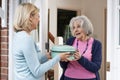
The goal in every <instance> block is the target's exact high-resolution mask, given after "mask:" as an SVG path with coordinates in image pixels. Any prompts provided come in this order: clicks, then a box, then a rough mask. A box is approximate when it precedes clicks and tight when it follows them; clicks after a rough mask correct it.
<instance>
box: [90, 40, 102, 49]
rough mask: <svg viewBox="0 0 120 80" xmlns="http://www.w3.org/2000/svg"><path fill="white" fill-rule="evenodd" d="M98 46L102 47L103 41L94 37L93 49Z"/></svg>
mask: <svg viewBox="0 0 120 80" xmlns="http://www.w3.org/2000/svg"><path fill="white" fill-rule="evenodd" d="M97 48H100V49H101V48H102V43H101V42H100V41H99V40H97V39H94V41H93V46H92V49H97Z"/></svg>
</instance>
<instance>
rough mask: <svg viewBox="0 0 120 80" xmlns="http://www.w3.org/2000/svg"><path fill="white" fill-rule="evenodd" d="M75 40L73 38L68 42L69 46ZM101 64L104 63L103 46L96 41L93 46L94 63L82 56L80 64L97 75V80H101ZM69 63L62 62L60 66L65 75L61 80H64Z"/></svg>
mask: <svg viewBox="0 0 120 80" xmlns="http://www.w3.org/2000/svg"><path fill="white" fill-rule="evenodd" d="M74 40H75V37H71V38H70V39H68V40H67V43H66V44H67V45H72V44H73V42H74ZM101 62H102V45H101V42H100V41H98V40H96V39H94V42H93V46H92V61H88V59H86V58H85V57H84V56H82V57H81V58H80V59H79V60H78V63H79V64H81V65H82V66H83V67H84V68H86V69H87V70H88V71H91V72H93V73H95V74H96V80H100V77H99V72H98V71H99V69H100V68H101ZM68 63H69V62H60V66H61V67H62V69H63V74H62V76H61V78H60V80H64V72H65V70H66V68H67V64H68Z"/></svg>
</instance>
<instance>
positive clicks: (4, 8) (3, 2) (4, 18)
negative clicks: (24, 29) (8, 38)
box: [2, 0, 7, 28]
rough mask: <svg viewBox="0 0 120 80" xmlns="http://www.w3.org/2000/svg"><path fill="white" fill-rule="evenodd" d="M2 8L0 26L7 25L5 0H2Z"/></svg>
mask: <svg viewBox="0 0 120 80" xmlns="http://www.w3.org/2000/svg"><path fill="white" fill-rule="evenodd" d="M2 10H3V11H4V12H3V13H4V14H3V19H2V28H4V27H7V0H2Z"/></svg>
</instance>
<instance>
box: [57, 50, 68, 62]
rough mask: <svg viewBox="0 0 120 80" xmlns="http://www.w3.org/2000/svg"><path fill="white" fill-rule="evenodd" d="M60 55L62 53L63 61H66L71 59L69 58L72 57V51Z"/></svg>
mask: <svg viewBox="0 0 120 80" xmlns="http://www.w3.org/2000/svg"><path fill="white" fill-rule="evenodd" d="M59 55H60V58H61V61H65V62H68V61H69V59H68V58H69V57H70V53H69V52H66V53H61V54H59Z"/></svg>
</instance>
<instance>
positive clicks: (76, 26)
mask: <svg viewBox="0 0 120 80" xmlns="http://www.w3.org/2000/svg"><path fill="white" fill-rule="evenodd" d="M80 24H81V22H80V21H78V20H76V21H74V22H73V28H72V33H73V35H74V36H75V37H76V38H77V39H78V40H81V41H83V40H85V38H86V36H87V34H86V33H85V31H84V29H83V28H82V27H81V25H80Z"/></svg>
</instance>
